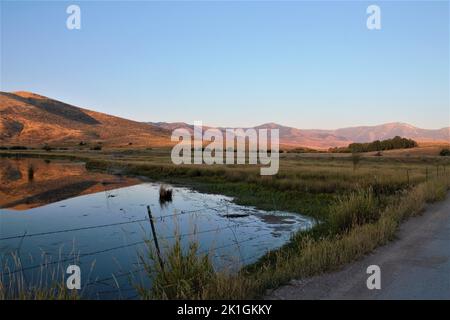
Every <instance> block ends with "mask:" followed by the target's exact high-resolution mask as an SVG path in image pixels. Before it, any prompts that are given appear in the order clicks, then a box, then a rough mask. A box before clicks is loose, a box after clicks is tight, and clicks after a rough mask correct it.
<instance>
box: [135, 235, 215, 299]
mask: <svg viewBox="0 0 450 320" xmlns="http://www.w3.org/2000/svg"><path fill="white" fill-rule="evenodd" d="M148 245H149V246H151V245H152V243H150V242H149V243H148ZM149 250H150V252H149V258H150V261H149V260H147V259H146V258H145V257H144V258H142V257H141V260H142V263H143V264H144V268H145V271H146V273H147V274H148V275H150V277H151V278H152V280H153V281H152V282H153V283H152V287H151V289H150V290H148V289H146V288H144V287H140V288H138V291H139V293H140V296H141V297H142V298H144V299H164V300H166V299H169V300H173V299H204V298H205V295H206V291H207V290H208V287H209V286H210V285H211V283H214V280H215V278H216V274H215V272H214V268H213V265H212V263H211V261H210V259H209V256H208V255H207V254H205V255H202V254H199V252H198V244H197V243H196V242H192V243H190V245H189V248H188V249H187V250H183V248H182V245H181V240H180V237H177V238H176V241H175V243H174V245H173V246H172V247H171V248H170V251H169V252H168V254H167V256H166V258H165V259H164V267H161V265H160V264H159V261H158V260H157V259H156V258H157V255H156V253H155V252H154V251H153V250H152V248H151V247H150V248H149Z"/></svg>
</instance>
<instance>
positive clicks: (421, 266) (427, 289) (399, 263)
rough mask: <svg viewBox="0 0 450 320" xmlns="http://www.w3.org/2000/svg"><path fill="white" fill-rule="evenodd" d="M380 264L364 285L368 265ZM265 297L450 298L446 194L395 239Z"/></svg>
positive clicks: (449, 209)
mask: <svg viewBox="0 0 450 320" xmlns="http://www.w3.org/2000/svg"><path fill="white" fill-rule="evenodd" d="M370 265H378V266H379V267H380V269H381V289H380V290H376V289H374V290H369V289H368V288H367V285H366V281H367V278H368V277H369V275H368V274H367V273H366V270H367V267H368V266H370ZM266 299H295V300H297V299H450V197H447V199H446V200H445V201H443V202H439V203H435V204H432V205H428V206H427V207H426V209H425V211H424V213H423V214H422V215H420V216H417V217H413V218H410V219H409V220H408V221H406V222H404V223H403V224H402V225H401V226H400V230H399V232H398V233H397V239H396V240H394V241H392V242H391V243H389V244H387V245H385V246H383V247H380V248H378V249H377V250H375V251H374V252H373V253H372V254H370V255H367V256H366V257H364V258H363V259H361V260H359V261H356V262H354V263H352V264H350V265H347V266H345V267H343V269H341V270H339V271H337V272H333V273H329V274H323V275H320V276H315V277H312V278H308V279H304V280H292V281H291V282H290V283H289V284H288V285H285V286H282V287H280V288H278V289H276V290H274V291H272V292H271V293H270V294H269V295H268V296H266Z"/></svg>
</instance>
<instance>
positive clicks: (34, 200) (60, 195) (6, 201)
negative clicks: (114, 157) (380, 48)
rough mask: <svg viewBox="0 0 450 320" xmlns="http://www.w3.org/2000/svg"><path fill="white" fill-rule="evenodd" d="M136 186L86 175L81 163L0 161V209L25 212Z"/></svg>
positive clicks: (108, 177) (129, 181)
mask: <svg viewBox="0 0 450 320" xmlns="http://www.w3.org/2000/svg"><path fill="white" fill-rule="evenodd" d="M138 183H140V181H139V180H138V179H132V178H123V177H117V176H112V175H107V174H102V173H96V172H88V171H87V170H86V168H85V166H84V164H83V163H75V162H68V161H61V160H42V159H7V158H0V208H8V209H14V210H26V209H31V208H36V207H40V206H43V205H45V204H48V203H53V202H57V201H61V200H65V199H68V198H72V197H76V196H79V195H85V194H90V193H95V192H101V191H108V190H113V189H117V188H121V187H126V186H130V185H134V184H138Z"/></svg>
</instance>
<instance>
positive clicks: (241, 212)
mask: <svg viewBox="0 0 450 320" xmlns="http://www.w3.org/2000/svg"><path fill="white" fill-rule="evenodd" d="M0 179H1V184H0V259H1V260H0V266H1V268H2V273H4V274H6V273H7V272H22V273H23V274H24V275H25V277H26V278H27V279H32V278H33V277H37V276H38V274H39V272H40V271H41V265H42V264H46V265H47V266H54V268H56V267H61V268H63V269H64V270H65V268H66V267H67V266H68V265H70V264H73V263H75V264H77V265H79V266H80V267H81V270H82V284H83V288H84V291H83V293H84V294H85V295H86V296H88V297H90V298H98V299H112V298H137V295H136V292H135V290H134V287H133V285H132V283H133V282H134V281H137V282H139V283H140V282H143V283H144V284H148V281H149V280H148V279H146V277H145V276H144V275H143V272H142V271H143V270H142V269H143V268H142V265H141V264H140V262H139V261H140V260H139V256H140V255H146V254H147V251H148V250H147V244H146V242H145V240H150V241H152V239H153V238H154V236H156V238H157V240H158V242H159V244H160V247H161V252H162V255H164V252H167V250H168V248H169V247H170V246H171V244H173V242H174V239H175V235H179V236H180V237H181V240H182V243H183V245H184V246H185V247H187V246H188V245H189V243H190V242H192V241H197V242H198V244H199V251H200V252H201V253H209V254H210V256H211V259H212V261H213V263H214V266H215V267H216V268H218V269H220V268H227V269H230V270H237V269H238V268H240V267H242V266H243V265H246V264H249V263H252V262H255V261H257V260H258V259H259V258H260V257H261V256H262V255H264V254H265V253H266V252H267V251H269V250H272V249H275V248H278V247H280V246H282V245H283V244H285V243H286V242H287V241H288V240H289V238H290V236H291V235H292V234H293V233H295V232H297V231H299V230H306V229H308V228H311V227H312V225H313V224H314V222H313V220H312V219H310V218H307V217H304V216H301V215H299V214H295V213H289V212H280V211H263V210H258V209H256V208H253V207H246V206H241V205H237V204H235V203H234V202H233V199H232V198H230V197H226V196H223V195H215V194H204V193H199V192H196V191H194V190H192V189H190V188H188V187H180V186H167V185H166V186H167V187H168V188H170V189H172V190H173V196H172V201H167V202H161V201H160V198H159V190H160V186H161V183H157V182H149V181H144V180H141V179H138V178H133V177H123V176H116V175H109V174H104V173H99V172H91V171H87V170H86V169H85V166H84V164H83V163H75V162H68V161H61V160H51V161H48V160H47V161H45V160H42V159H6V158H4V159H0ZM147 206H149V208H150V210H151V213H152V215H153V217H154V226H155V232H156V234H155V235H154V234H153V233H152V229H151V225H150V221H149V216H148V212H147ZM150 245H153V242H150ZM12 256H16V257H19V258H20V262H21V263H20V266H18V264H17V262H14V261H13V259H12V258H11V257H12ZM54 268H53V269H54Z"/></svg>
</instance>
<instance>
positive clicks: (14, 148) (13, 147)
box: [9, 146, 28, 150]
mask: <svg viewBox="0 0 450 320" xmlns="http://www.w3.org/2000/svg"><path fill="white" fill-rule="evenodd" d="M27 149H28V148H27V147H25V146H11V147H9V150H27Z"/></svg>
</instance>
